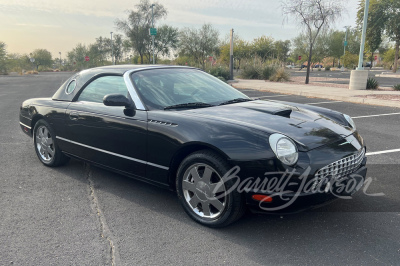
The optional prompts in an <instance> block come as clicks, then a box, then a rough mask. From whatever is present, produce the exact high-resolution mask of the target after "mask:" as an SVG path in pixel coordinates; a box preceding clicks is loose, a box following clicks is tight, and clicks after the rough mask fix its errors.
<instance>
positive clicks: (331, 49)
mask: <svg viewBox="0 0 400 266" xmlns="http://www.w3.org/2000/svg"><path fill="white" fill-rule="evenodd" d="M344 37H345V32H342V31H338V30H335V31H334V30H331V31H329V33H328V37H327V38H328V53H327V56H331V57H333V62H332V66H333V67H334V66H335V59H338V58H340V57H341V56H342V55H343V50H344V48H343V40H344Z"/></svg>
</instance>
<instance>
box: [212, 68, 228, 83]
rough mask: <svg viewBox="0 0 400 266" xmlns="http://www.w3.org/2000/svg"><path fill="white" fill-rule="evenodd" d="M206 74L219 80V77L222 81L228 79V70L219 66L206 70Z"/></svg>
mask: <svg viewBox="0 0 400 266" xmlns="http://www.w3.org/2000/svg"><path fill="white" fill-rule="evenodd" d="M207 72H208V73H209V74H211V75H213V76H214V77H217V78H219V79H220V77H222V78H223V79H224V81H226V80H228V79H229V78H230V73H229V69H228V68H227V67H221V66H219V67H211V68H210V69H208V71H207Z"/></svg>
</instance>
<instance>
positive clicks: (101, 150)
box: [56, 136, 169, 170]
mask: <svg viewBox="0 0 400 266" xmlns="http://www.w3.org/2000/svg"><path fill="white" fill-rule="evenodd" d="M56 138H57V139H60V140H63V141H67V142H70V143H73V144H76V145H79V146H82V147H85V148H89V149H92V150H96V151H100V152H104V153H107V154H110V155H114V156H117V157H121V158H124V159H127V160H131V161H134V162H138V163H142V164H147V165H151V166H154V167H158V168H161V169H164V170H168V169H169V167H166V166H162V165H159V164H155V163H150V162H146V161H143V160H140V159H136V158H132V157H128V156H125V155H122V154H118V153H114V152H111V151H106V150H103V149H99V148H96V147H92V146H89V145H85V144H82V143H79V142H76V141H72V140H69V139H65V138H62V137H59V136H56Z"/></svg>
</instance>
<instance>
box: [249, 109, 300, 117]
mask: <svg viewBox="0 0 400 266" xmlns="http://www.w3.org/2000/svg"><path fill="white" fill-rule="evenodd" d="M246 108H247V109H250V110H254V111H257V112H262V113H266V114H270V115H278V116H282V117H286V118H290V114H291V113H292V111H293V109H291V108H285V109H264V108H263V109H258V108H251V107H246Z"/></svg>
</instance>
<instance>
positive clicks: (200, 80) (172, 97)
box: [132, 69, 248, 110]
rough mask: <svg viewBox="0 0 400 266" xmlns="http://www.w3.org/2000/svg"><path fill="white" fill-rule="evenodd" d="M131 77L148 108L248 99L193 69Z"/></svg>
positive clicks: (145, 72)
mask: <svg viewBox="0 0 400 266" xmlns="http://www.w3.org/2000/svg"><path fill="white" fill-rule="evenodd" d="M132 80H133V83H134V85H135V88H136V89H137V91H138V93H139V94H140V96H141V99H142V100H143V102H144V103H145V104H146V106H147V107H148V108H149V109H150V110H151V109H164V107H166V106H171V105H177V104H184V103H193V102H202V103H207V104H213V105H214V104H219V103H222V102H225V101H228V100H232V99H236V98H248V97H247V96H246V95H244V94H243V93H241V92H239V91H237V90H236V89H234V88H232V87H231V86H229V85H228V84H226V83H224V82H222V81H221V80H219V79H217V78H215V77H213V76H211V75H209V74H206V73H204V72H203V71H200V70H195V69H151V70H146V71H140V72H137V73H133V74H132Z"/></svg>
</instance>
